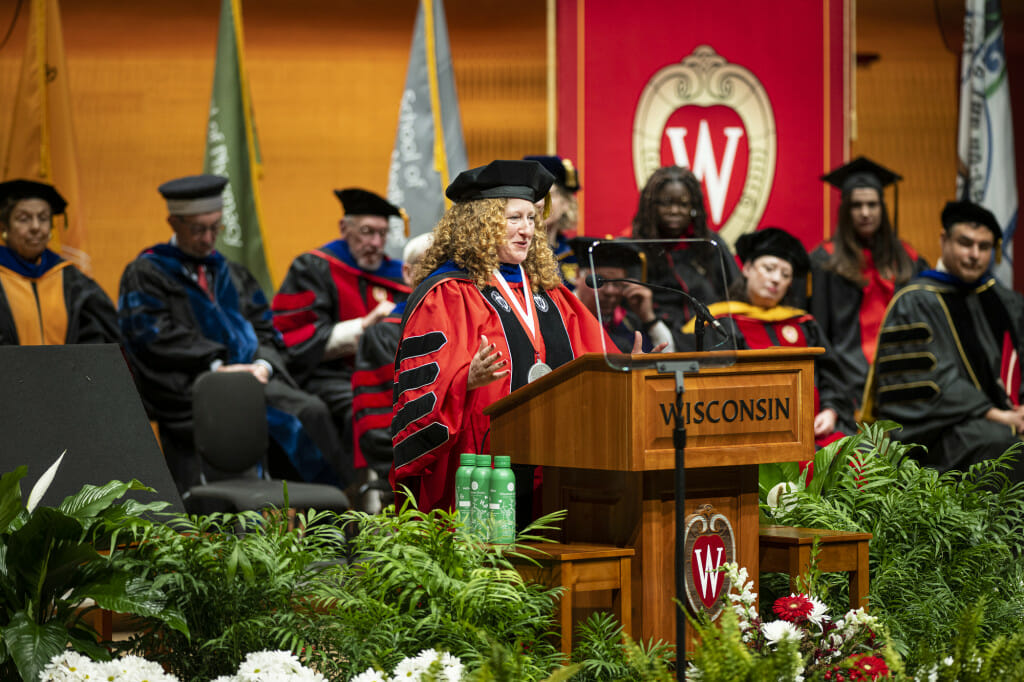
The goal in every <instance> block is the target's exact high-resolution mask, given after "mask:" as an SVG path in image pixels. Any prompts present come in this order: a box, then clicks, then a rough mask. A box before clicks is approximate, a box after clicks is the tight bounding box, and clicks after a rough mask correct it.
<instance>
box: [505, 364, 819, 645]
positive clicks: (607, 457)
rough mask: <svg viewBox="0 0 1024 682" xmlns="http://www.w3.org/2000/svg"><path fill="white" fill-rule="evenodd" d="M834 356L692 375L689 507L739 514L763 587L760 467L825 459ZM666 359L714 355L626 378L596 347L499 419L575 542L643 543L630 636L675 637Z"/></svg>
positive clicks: (734, 517)
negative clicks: (824, 399)
mask: <svg viewBox="0 0 1024 682" xmlns="http://www.w3.org/2000/svg"><path fill="white" fill-rule="evenodd" d="M821 352H822V350H821V349H818V348H810V349H807V348H770V349H765V350H757V351H736V352H735V353H730V354H729V356H730V357H731V358H734V360H726V361H727V362H732V364H731V365H727V366H717V367H702V368H701V369H700V370H699V371H698V372H695V373H692V374H686V375H685V380H684V383H685V385H684V389H685V393H684V395H683V415H684V417H685V418H686V421H685V423H686V429H687V447H686V503H685V511H686V513H687V514H692V513H694V512H695V511H696V510H697V508H698V507H699V506H700V505H705V504H710V505H712V506H713V507H714V509H715V511H716V512H717V513H720V514H723V515H724V516H725V517H726V518H727V519H728V520H729V522H730V523H731V524H732V528H733V533H734V535H735V540H736V559H737V561H738V562H739V563H740V565H741V566H745V567H746V568H747V570H748V572H749V574H750V576H751V577H752V578H753V580H754V583H755V588H756V585H757V575H758V486H757V466H758V465H759V464H762V463H768V462H791V461H799V460H806V459H810V458H811V457H813V454H814V436H813V421H814V364H813V357H814V356H815V355H817V354H818V353H821ZM641 357H642V358H643V359H642V360H641V359H640V358H641ZM654 357H656V358H657V359H658V360H699V361H705V360H707V358H708V357H709V354H707V353H704V354H698V353H672V354H662V355H659V356H651V355H645V356H634V360H636V361H637V362H635V363H634V364H635V365H641V364H642V365H643V366H644V367H645V368H642V369H633V371H623V370H621V369H614V368H612V367H611V366H609V364H608V361H607V359H606V358H605V356H604V355H602V354H600V353H588V354H585V355H582V356H580V357H578V358H576V359H575V360H573V361H572V362H570V363H568V364H566V365H563V366H562V367H559V368H558V369H557V370H555V371H554V372H552V373H551V374H548V375H546V376H544V377H541V378H540V379H538V380H537V381H535V382H533V383H531V384H529V385H528V386H525V387H523V388H521V389H519V390H518V391H515V392H514V393H512V394H511V395H509V396H508V397H506V398H503V399H501V400H499V401H497V402H495V403H493V404H491V405H490V406H488V408H487V410H486V413H487V414H489V415H490V416H491V452H492V453H493V454H502V455H511V456H512V461H513V462H516V463H522V464H535V465H541V466H543V467H544V485H543V493H542V495H543V511H544V512H545V513H547V512H550V511H554V510H558V509H566V510H568V517H567V519H566V521H565V527H564V528H563V530H562V537H561V538H559V539H560V540H561V541H562V542H589V543H604V544H613V545H618V546H624V547H632V548H634V549H635V551H636V558H635V560H634V562H633V571H632V573H633V580H632V583H633V595H634V599H633V623H634V632H632V633H631V635H632V636H633V637H634V638H636V637H640V638H642V639H643V640H644V641H647V640H648V639H650V638H652V637H653V638H655V639H663V640H665V641H668V642H673V643H674V642H675V611H674V608H675V605H674V603H673V601H672V599H673V597H674V596H675V578H674V576H675V554H674V552H675V493H674V475H673V473H672V472H673V470H674V467H675V450H674V448H673V445H672V429H673V419H672V417H673V413H674V410H675V379H674V376H673V375H672V374H659V373H658V372H657V371H656V370H655V369H654V368H653V363H654V360H653V358H654ZM646 367H650V368H646ZM686 570H690V568H689V567H687V569H686ZM681 601H683V602H684V603H685V601H686V600H685V597H681Z"/></svg>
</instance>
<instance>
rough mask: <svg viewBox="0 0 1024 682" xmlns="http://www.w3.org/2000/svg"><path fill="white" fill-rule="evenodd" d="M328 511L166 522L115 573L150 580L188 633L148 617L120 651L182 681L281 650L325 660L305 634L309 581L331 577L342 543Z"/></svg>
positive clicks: (310, 618)
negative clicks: (302, 634)
mask: <svg viewBox="0 0 1024 682" xmlns="http://www.w3.org/2000/svg"><path fill="white" fill-rule="evenodd" d="M338 524H339V519H338V516H337V515H336V514H334V513H332V512H316V511H311V512H308V513H306V514H298V515H297V516H296V517H295V518H294V521H293V523H290V522H289V520H288V518H287V516H286V515H285V514H280V513H270V514H267V515H266V516H264V515H261V514H259V513H256V512H242V513H238V514H211V515H209V516H185V515H169V516H167V517H166V521H165V523H163V524H161V525H160V526H158V527H156V528H155V529H154V531H153V532H152V533H150V535H149V538H148V541H147V542H146V543H144V544H141V545H140V546H139V547H138V548H137V549H136V550H135V551H134V552H131V553H127V554H125V555H124V556H122V557H121V560H120V561H121V566H122V567H123V568H124V569H125V570H128V571H131V572H133V573H135V574H136V575H139V576H141V577H143V578H145V579H147V580H151V581H153V582H154V583H155V584H156V585H158V586H159V588H160V589H161V590H162V591H163V592H164V593H165V594H166V595H168V597H169V598H170V599H171V600H172V601H173V603H175V604H176V605H177V607H178V608H179V609H180V610H181V612H182V614H183V615H184V617H185V619H186V621H187V622H188V624H189V628H190V632H188V633H186V632H176V631H173V630H170V629H168V628H166V627H164V626H163V625H162V624H161V623H159V622H158V621H156V620H154V619H153V618H140V619H137V620H136V622H135V623H134V626H133V629H134V630H135V631H136V634H135V635H134V636H133V637H132V638H131V639H129V640H128V641H126V642H124V643H122V644H121V645H120V647H119V648H120V651H122V652H125V653H131V654H135V655H139V656H143V657H145V658H148V659H149V660H152V661H156V662H158V663H160V664H162V665H163V666H164V667H165V669H167V670H168V671H169V672H172V673H174V674H175V675H177V676H178V677H179V678H181V679H182V680H202V681H203V682H205V681H206V680H210V679H213V678H214V677H217V676H219V675H228V674H232V673H234V672H235V671H236V670H237V669H238V665H239V663H241V661H242V660H244V658H245V656H246V654H248V653H250V652H253V651H260V650H263V649H287V650H290V651H293V652H295V653H296V654H299V655H300V656H302V657H303V658H304V659H305V660H306V661H307V662H309V663H313V664H315V663H316V661H317V660H318V659H319V658H321V657H323V656H326V655H329V652H324V651H322V650H320V648H319V647H318V646H317V645H318V644H319V640H318V639H317V638H316V637H315V636H314V637H311V638H310V639H303V638H302V637H297V636H296V634H295V633H296V632H307V633H315V630H316V628H315V626H313V625H312V624H313V623H316V622H317V621H319V620H320V619H321V617H322V614H320V613H319V612H318V611H317V610H316V608H315V605H314V604H315V600H316V592H315V589H314V587H315V585H316V580H317V579H318V578H319V577H320V576H322V575H323V574H324V573H329V572H332V571H337V570H339V568H338V566H339V564H340V562H341V559H342V556H343V553H344V551H345V546H344V537H343V536H342V533H341V531H340V528H339V526H338Z"/></svg>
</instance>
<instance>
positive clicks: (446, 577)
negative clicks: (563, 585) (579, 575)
mask: <svg viewBox="0 0 1024 682" xmlns="http://www.w3.org/2000/svg"><path fill="white" fill-rule="evenodd" d="M563 516H564V512H559V513H557V514H552V515H549V516H547V517H544V518H543V519H541V520H539V521H538V522H536V523H535V524H533V525H532V526H530V527H529V528H528V529H527V530H526V531H524V534H521V535H520V536H519V538H518V540H519V541H520V542H525V541H529V540H539V539H540V538H539V536H538V535H536V534H537V533H540V532H542V531H544V530H548V529H550V528H552V527H553V526H552V525H551V524H554V523H555V522H557V521H559V520H561V518H563ZM344 522H345V523H346V524H347V526H348V528H349V535H350V536H351V540H350V552H351V561H350V564H349V565H348V566H347V567H346V568H345V569H344V570H342V571H340V572H338V573H336V574H331V575H325V576H321V577H320V578H319V579H318V580H317V591H318V595H319V596H318V599H317V601H316V608H317V609H318V610H320V611H321V612H322V613H323V614H324V617H323V618H322V619H320V620H319V621H318V622H317V623H315V624H310V625H309V627H310V628H313V629H315V632H313V631H310V632H308V634H306V635H304V636H309V637H313V636H315V637H317V638H318V639H319V641H320V642H321V646H322V647H323V649H324V650H325V651H329V652H330V656H325V657H324V658H323V659H321V661H322V667H321V671H322V672H323V673H324V674H325V675H327V676H329V677H331V678H333V679H348V677H350V676H352V675H354V674H358V673H360V672H362V671H364V670H366V669H367V668H370V667H373V668H376V669H378V670H392V669H393V668H394V666H395V665H396V664H397V663H398V662H399V661H400V660H401V659H402V658H404V657H406V656H414V655H416V654H417V653H418V652H419V651H421V650H422V649H425V648H428V647H433V648H435V649H438V650H439V651H447V652H450V653H451V654H453V655H455V656H458V657H459V658H460V659H461V660H462V661H463V663H464V664H465V665H466V666H467V668H469V669H470V670H477V669H480V668H483V667H484V666H485V664H487V665H488V666H490V667H489V668H488V670H489V672H488V673H487V674H488V675H491V676H492V677H491V678H490V679H505V676H507V675H513V677H511V678H509V679H517V680H537V679H543V678H545V677H547V676H548V675H549V674H550V672H551V671H552V670H555V669H556V668H557V666H558V664H559V663H560V662H561V655H560V653H559V652H558V650H557V649H556V648H555V646H554V636H555V634H554V633H555V623H554V618H553V615H554V609H555V604H556V599H557V597H558V594H559V593H558V591H557V590H551V589H548V588H545V587H543V586H540V585H536V584H531V583H527V582H524V581H523V579H522V578H521V577H520V575H519V573H518V572H517V571H516V570H515V568H514V567H513V565H512V562H511V558H512V557H513V556H514V555H516V549H515V546H514V545H512V546H509V547H507V548H503V547H500V546H490V545H486V544H484V543H482V542H480V541H479V539H477V538H476V537H475V536H474V535H472V534H470V533H468V532H467V531H466V529H465V528H464V527H463V526H462V524H461V522H460V521H459V520H458V518H457V516H456V515H454V514H451V513H449V512H447V511H443V510H434V511H431V512H429V513H423V512H420V511H418V510H416V509H415V508H414V507H413V505H412V503H411V502H410V501H407V502H406V504H404V505H403V506H402V507H401V508H400V509H398V510H395V508H394V507H389V508H387V509H385V510H384V511H383V512H381V513H380V514H376V515H368V514H364V513H361V512H348V513H346V514H345V515H344ZM353 529H357V530H353ZM495 647H498V648H497V649H495ZM495 651H498V652H500V655H499V654H495V653H494V652H495ZM495 656H499V658H500V660H499V661H496V660H495V658H494V657H495ZM503 671H504V672H503ZM510 671H512V672H510Z"/></svg>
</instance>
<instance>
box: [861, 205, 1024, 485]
mask: <svg viewBox="0 0 1024 682" xmlns="http://www.w3.org/2000/svg"><path fill="white" fill-rule="evenodd" d="M942 226H943V230H944V231H943V233H942V235H941V240H942V257H941V259H940V261H939V263H938V264H937V265H936V267H935V269H934V270H926V271H924V272H922V273H921V275H919V276H918V277H916V278H915V279H913V280H912V281H911V282H910V284H908V285H907V286H906V287H904V288H903V289H901V290H900V291H898V292H896V296H895V298H893V301H892V304H891V305H890V306H889V310H888V312H887V313H886V316H885V321H884V322H883V324H882V331H881V334H880V335H879V338H878V355H877V357H876V358H875V362H874V365H873V366H872V368H871V374H870V375H869V377H868V384H867V387H866V389H865V392H864V409H865V417H866V418H875V419H891V420H893V421H895V422H897V423H899V424H900V425H902V427H903V428H902V430H896V431H895V432H894V434H893V435H894V437H896V438H898V439H899V440H900V441H903V442H904V443H916V444H919V445H923V446H925V447H926V448H927V449H928V451H927V452H922V451H921V450H915V454H916V456H917V457H918V458H919V459H920V460H921V462H922V463H924V464H927V465H929V466H933V467H935V468H937V469H939V470H940V471H946V470H949V469H964V468H966V467H967V466H969V465H970V464H973V463H975V462H978V461H981V460H984V459H989V458H992V457H995V456H998V455H1000V454H1002V453H1003V452H1004V451H1005V450H1006V449H1007V448H1009V447H1010V446H1012V445H1015V444H1018V443H1019V442H1020V434H1021V433H1022V432H1024V407H1022V406H1021V398H1022V397H1024V393H1022V392H1021V367H1020V354H1021V352H1022V351H1024V346H1022V339H1024V297H1022V296H1021V295H1020V294H1018V293H1016V292H1014V291H1011V290H1010V289H1007V288H1006V287H1004V286H1002V285H1000V284H999V283H998V282H997V281H996V279H995V277H993V276H992V273H991V271H990V267H991V264H992V258H993V253H997V252H998V249H999V241H1000V239H1001V237H1002V231H1001V230H1000V228H999V224H998V222H997V221H996V219H995V216H993V215H992V213H991V212H989V211H988V210H986V209H985V208H983V207H981V206H978V205H977V204H973V203H970V202H968V201H957V202H950V203H948V204H946V207H945V208H944V209H943V211H942ZM1018 459H1020V457H1019V455H1018ZM1009 475H1010V477H1011V478H1012V479H1013V480H1015V481H1021V480H1024V465H1022V464H1021V463H1020V462H1018V463H1017V466H1016V468H1015V469H1014V470H1012V471H1011V472H1009Z"/></svg>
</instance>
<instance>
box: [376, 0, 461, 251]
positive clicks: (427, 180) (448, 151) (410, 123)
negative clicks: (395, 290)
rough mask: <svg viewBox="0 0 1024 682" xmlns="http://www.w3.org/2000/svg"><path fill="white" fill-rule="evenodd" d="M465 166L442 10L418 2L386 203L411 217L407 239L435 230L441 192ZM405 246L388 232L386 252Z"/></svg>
mask: <svg viewBox="0 0 1024 682" xmlns="http://www.w3.org/2000/svg"><path fill="white" fill-rule="evenodd" d="M467 165H468V164H467V161H466V144H465V142H464V141H463V138H462V119H461V118H460V116H459V101H458V97H456V94H455V74H454V72H453V71H452V54H451V50H450V48H449V47H448V24H447V23H446V22H445V18H444V5H443V4H442V2H441V0H420V8H419V11H418V12H417V14H416V26H415V28H414V29H413V36H412V47H411V49H410V51H409V69H408V71H407V72H406V76H405V90H404V91H403V92H402V101H401V104H400V105H399V110H398V132H397V133H396V135H395V147H394V150H393V151H392V152H391V170H390V172H389V175H388V200H389V201H391V203H393V204H395V205H396V206H400V207H402V208H404V209H405V211H406V212H407V213H408V214H409V233H410V236H416V235H418V234H424V233H426V232H430V231H432V230H433V229H434V225H435V224H437V221H438V219H440V217H441V214H442V213H444V211H445V208H446V203H445V202H446V199H445V196H444V190H445V188H446V187H448V183H450V182H451V181H452V179H453V178H454V177H455V176H456V175H458V174H459V173H461V172H462V171H464V170H466V167H467ZM403 243H404V239H403V238H402V235H401V234H400V233H398V232H397V231H396V230H392V233H391V238H389V239H388V252H389V253H390V254H392V255H396V253H401V247H402V244H403Z"/></svg>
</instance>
